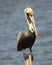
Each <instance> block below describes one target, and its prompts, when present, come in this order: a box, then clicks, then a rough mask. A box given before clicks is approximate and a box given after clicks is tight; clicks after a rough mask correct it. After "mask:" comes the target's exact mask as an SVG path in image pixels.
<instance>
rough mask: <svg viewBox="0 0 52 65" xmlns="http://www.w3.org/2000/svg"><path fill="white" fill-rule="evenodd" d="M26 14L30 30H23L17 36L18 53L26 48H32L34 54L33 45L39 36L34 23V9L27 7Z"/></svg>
mask: <svg viewBox="0 0 52 65" xmlns="http://www.w3.org/2000/svg"><path fill="white" fill-rule="evenodd" d="M24 13H25V17H26V20H27V23H28V26H29V29H28V30H23V31H21V32H19V33H18V34H17V37H16V39H17V51H22V50H25V49H26V48H30V52H32V49H31V48H32V45H33V44H34V42H35V40H36V37H37V36H38V34H37V30H36V26H35V21H34V12H33V10H32V8H30V7H27V8H25V9H24Z"/></svg>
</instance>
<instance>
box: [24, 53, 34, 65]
mask: <svg viewBox="0 0 52 65" xmlns="http://www.w3.org/2000/svg"><path fill="white" fill-rule="evenodd" d="M32 62H33V55H32V54H27V53H25V54H24V65H32Z"/></svg>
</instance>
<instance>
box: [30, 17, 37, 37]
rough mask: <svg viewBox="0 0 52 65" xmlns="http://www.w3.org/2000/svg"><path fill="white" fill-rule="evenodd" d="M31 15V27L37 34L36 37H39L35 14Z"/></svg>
mask: <svg viewBox="0 0 52 65" xmlns="http://www.w3.org/2000/svg"><path fill="white" fill-rule="evenodd" d="M29 17H30V20H31V23H30V22H29V24H30V27H31V29H32V30H33V31H35V35H36V37H38V33H37V30H36V25H35V20H34V16H29Z"/></svg>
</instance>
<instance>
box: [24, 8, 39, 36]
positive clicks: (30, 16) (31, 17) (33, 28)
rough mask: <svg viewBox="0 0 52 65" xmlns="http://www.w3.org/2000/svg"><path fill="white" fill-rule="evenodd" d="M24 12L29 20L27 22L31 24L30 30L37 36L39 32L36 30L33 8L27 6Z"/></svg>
mask: <svg viewBox="0 0 52 65" xmlns="http://www.w3.org/2000/svg"><path fill="white" fill-rule="evenodd" d="M24 13H25V17H26V20H27V23H28V25H29V30H30V31H31V32H35V34H36V36H37V35H38V34H37V30H36V26H35V21H34V12H33V9H32V8H30V7H27V8H25V9H24Z"/></svg>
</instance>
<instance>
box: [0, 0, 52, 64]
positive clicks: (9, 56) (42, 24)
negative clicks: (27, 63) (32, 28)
mask: <svg viewBox="0 0 52 65" xmlns="http://www.w3.org/2000/svg"><path fill="white" fill-rule="evenodd" d="M27 6H30V7H32V8H33V9H34V12H35V21H36V27H37V31H38V34H39V36H38V38H37V40H36V42H35V44H34V46H33V55H34V61H33V65H52V0H28V1H25V0H23V1H21V0H19V1H18V0H0V65H24V59H23V53H22V52H18V51H17V50H16V34H17V33H18V32H19V31H21V30H23V29H25V28H28V25H27V23H26V20H25V17H24V11H23V10H24V8H25V7H27Z"/></svg>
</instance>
